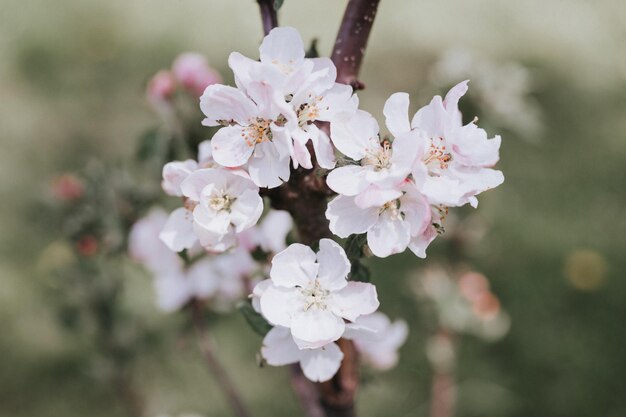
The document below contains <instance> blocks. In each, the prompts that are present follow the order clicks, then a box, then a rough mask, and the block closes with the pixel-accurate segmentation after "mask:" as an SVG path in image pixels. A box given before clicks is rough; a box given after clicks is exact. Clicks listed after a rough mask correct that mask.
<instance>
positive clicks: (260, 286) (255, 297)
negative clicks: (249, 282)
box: [251, 279, 274, 314]
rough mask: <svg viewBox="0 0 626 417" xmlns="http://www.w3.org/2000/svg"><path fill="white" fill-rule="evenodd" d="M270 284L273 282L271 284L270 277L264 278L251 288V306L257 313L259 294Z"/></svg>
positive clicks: (259, 301) (258, 311) (259, 305)
mask: <svg viewBox="0 0 626 417" xmlns="http://www.w3.org/2000/svg"><path fill="white" fill-rule="evenodd" d="M272 285H274V284H272V280H271V279H264V280H263V281H261V282H259V283H258V284H256V285H255V286H254V289H253V290H252V295H251V299H252V308H254V311H256V312H257V313H259V314H260V313H261V296H262V295H263V293H264V292H265V290H266V289H268V288H269V287H271V286H272Z"/></svg>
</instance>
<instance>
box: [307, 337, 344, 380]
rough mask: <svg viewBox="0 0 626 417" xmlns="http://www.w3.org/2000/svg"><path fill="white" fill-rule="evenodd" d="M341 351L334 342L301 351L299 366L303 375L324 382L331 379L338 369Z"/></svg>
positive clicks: (341, 358)
mask: <svg viewBox="0 0 626 417" xmlns="http://www.w3.org/2000/svg"><path fill="white" fill-rule="evenodd" d="M342 360H343V352H341V349H339V346H337V344H335V343H329V344H327V345H326V346H323V347H321V348H319V349H307V350H304V351H302V359H301V360H300V367H301V368H302V372H303V373H304V376H306V377H307V378H308V379H310V380H311V381H313V382H324V381H328V380H329V379H331V378H332V377H333V376H334V375H335V374H336V373H337V371H338V370H339V367H340V366H341V361H342Z"/></svg>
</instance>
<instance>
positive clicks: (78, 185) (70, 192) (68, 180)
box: [50, 174, 85, 201]
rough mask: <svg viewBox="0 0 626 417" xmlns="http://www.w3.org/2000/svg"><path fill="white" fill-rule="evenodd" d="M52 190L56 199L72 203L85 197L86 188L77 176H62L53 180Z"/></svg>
mask: <svg viewBox="0 0 626 417" xmlns="http://www.w3.org/2000/svg"><path fill="white" fill-rule="evenodd" d="M50 190H51V191H52V195H53V196H54V198H56V199H58V200H61V201H72V200H76V199H78V198H80V197H81V196H82V195H83V193H84V192H85V186H84V185H83V182H82V181H81V180H80V179H79V178H78V177H76V176H75V175H73V174H62V175H59V176H57V177H55V178H53V179H52V181H51V182H50Z"/></svg>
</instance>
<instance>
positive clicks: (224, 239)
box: [193, 223, 237, 252]
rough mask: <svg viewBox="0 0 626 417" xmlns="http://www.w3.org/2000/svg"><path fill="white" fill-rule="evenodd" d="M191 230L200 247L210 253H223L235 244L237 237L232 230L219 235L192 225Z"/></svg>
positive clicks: (197, 225) (195, 224)
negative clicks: (196, 237)
mask: <svg viewBox="0 0 626 417" xmlns="http://www.w3.org/2000/svg"><path fill="white" fill-rule="evenodd" d="M193 230H194V233H195V234H196V236H198V239H199V240H200V245H201V246H202V247H203V248H204V249H206V250H210V251H211V252H224V251H226V250H228V249H231V248H232V247H233V246H235V245H236V244H237V237H236V235H235V233H234V232H233V230H232V229H229V230H228V232H227V233H226V234H221V233H215V232H212V231H210V230H207V229H206V228H204V227H202V226H200V225H199V224H197V223H194V228H193Z"/></svg>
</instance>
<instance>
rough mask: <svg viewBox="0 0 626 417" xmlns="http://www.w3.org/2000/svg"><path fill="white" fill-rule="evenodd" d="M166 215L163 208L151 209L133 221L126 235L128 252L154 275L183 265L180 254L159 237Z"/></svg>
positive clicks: (171, 270)
mask: <svg viewBox="0 0 626 417" xmlns="http://www.w3.org/2000/svg"><path fill="white" fill-rule="evenodd" d="M167 217H168V216H167V213H166V212H165V211H164V210H161V209H152V210H150V212H149V213H148V214H147V215H146V216H145V217H143V218H141V219H139V220H137V222H135V224H134V225H133V227H132V228H131V230H130V234H129V236H128V252H129V253H130V256H131V258H133V259H134V260H135V261H136V262H139V263H141V264H143V265H144V266H145V267H146V268H147V269H148V270H149V271H150V272H151V273H152V274H154V275H163V274H168V273H170V272H174V271H178V270H180V269H182V266H183V261H182V259H180V256H178V254H176V253H175V252H173V251H172V250H171V249H170V248H168V247H167V246H166V245H165V244H164V243H163V242H162V241H161V239H159V233H160V232H161V229H163V226H164V225H165V223H166V222H167Z"/></svg>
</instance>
